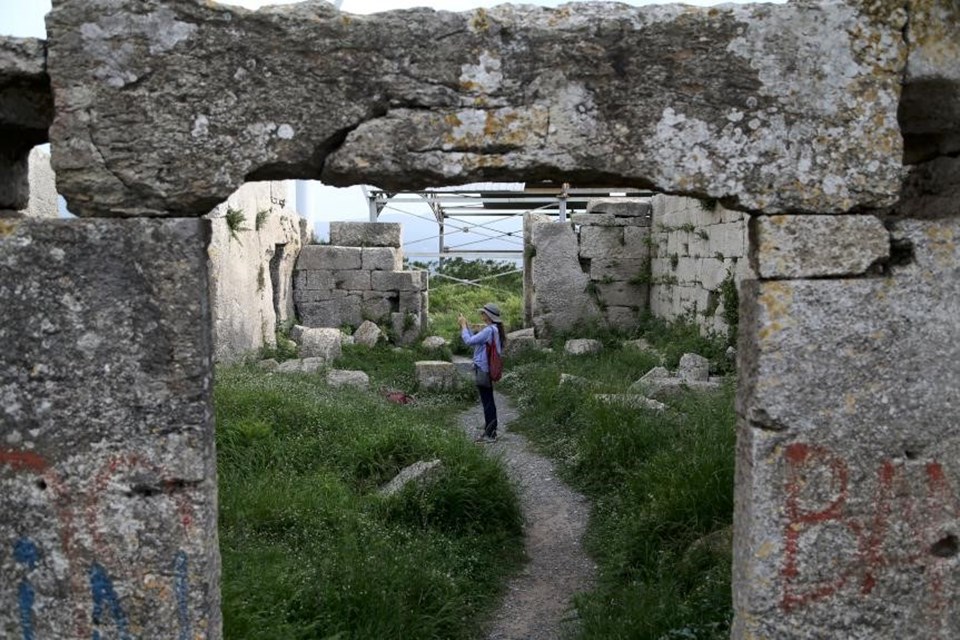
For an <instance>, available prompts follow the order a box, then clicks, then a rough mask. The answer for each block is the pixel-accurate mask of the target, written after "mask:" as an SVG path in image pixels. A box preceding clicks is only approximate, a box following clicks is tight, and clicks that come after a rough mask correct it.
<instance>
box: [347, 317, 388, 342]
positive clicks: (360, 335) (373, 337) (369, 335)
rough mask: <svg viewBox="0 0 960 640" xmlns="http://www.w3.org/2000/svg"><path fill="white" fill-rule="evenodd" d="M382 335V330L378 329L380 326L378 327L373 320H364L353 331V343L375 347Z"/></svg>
mask: <svg viewBox="0 0 960 640" xmlns="http://www.w3.org/2000/svg"><path fill="white" fill-rule="evenodd" d="M382 337H383V331H381V330H380V327H378V326H377V324H376V323H375V322H371V321H370V320H364V321H363V323H362V324H361V325H360V326H359V327H357V330H356V331H354V332H353V340H354V343H356V344H358V345H361V346H364V347H369V348H373V347H375V346H376V345H377V342H378V341H379V340H380V338H382Z"/></svg>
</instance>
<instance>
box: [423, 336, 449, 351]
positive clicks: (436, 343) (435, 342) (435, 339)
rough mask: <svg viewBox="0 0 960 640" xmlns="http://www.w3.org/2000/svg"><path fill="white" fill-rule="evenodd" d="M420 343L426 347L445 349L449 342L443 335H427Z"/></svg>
mask: <svg viewBox="0 0 960 640" xmlns="http://www.w3.org/2000/svg"><path fill="white" fill-rule="evenodd" d="M420 344H421V346H422V347H423V348H424V349H443V348H444V347H445V346H447V345H448V344H449V343H448V342H447V339H446V338H444V337H442V336H427V337H426V338H424V339H423V342H422V343H420Z"/></svg>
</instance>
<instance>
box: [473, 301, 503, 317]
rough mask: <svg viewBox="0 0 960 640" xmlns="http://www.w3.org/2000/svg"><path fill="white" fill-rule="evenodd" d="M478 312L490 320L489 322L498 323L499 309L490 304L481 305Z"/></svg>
mask: <svg viewBox="0 0 960 640" xmlns="http://www.w3.org/2000/svg"><path fill="white" fill-rule="evenodd" d="M478 311H480V313H483V314H486V316H487V317H488V318H490V321H491V322H500V307H498V306H497V305H495V304H493V303H492V302H488V303H487V304H485V305H483V306H482V307H480V309H478Z"/></svg>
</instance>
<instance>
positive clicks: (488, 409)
mask: <svg viewBox="0 0 960 640" xmlns="http://www.w3.org/2000/svg"><path fill="white" fill-rule="evenodd" d="M477 392H478V393H479V394H480V404H482V405H483V421H484V426H483V433H484V435H487V436H491V437H492V436H495V435H497V405H496V404H495V403H494V401H493V385H491V386H489V387H487V386H483V385H479V384H478V385H477Z"/></svg>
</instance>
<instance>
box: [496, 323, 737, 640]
mask: <svg viewBox="0 0 960 640" xmlns="http://www.w3.org/2000/svg"><path fill="white" fill-rule="evenodd" d="M692 331H695V329H693V330H692ZM645 337H646V338H647V340H648V341H649V342H651V343H652V344H653V345H654V346H656V347H658V348H659V349H661V350H665V351H667V352H668V355H667V360H668V365H669V366H675V364H676V362H675V360H676V359H679V354H680V353H682V352H683V351H685V350H692V351H697V352H698V353H702V354H703V355H706V356H713V357H716V355H717V352H716V350H715V349H719V347H720V345H719V344H717V345H715V346H714V347H710V348H707V349H704V347H705V346H707V345H705V344H704V343H703V342H701V341H700V340H697V339H694V338H693V334H692V332H691V330H690V329H688V328H686V327H685V326H684V325H677V326H674V327H670V326H668V325H666V324H660V325H657V323H653V322H652V321H651V323H648V326H647V332H646V334H645ZM607 342H608V344H609V342H610V341H607ZM673 345H677V346H676V348H674V347H673ZM681 345H682V346H681ZM721 361H723V358H722V357H721ZM657 363H658V362H657V357H656V356H655V355H653V354H651V353H650V352H645V351H638V350H611V349H610V348H609V347H608V348H607V349H605V351H604V352H602V353H600V354H598V355H596V356H586V357H584V356H581V357H578V358H577V359H576V360H571V359H570V358H568V357H565V356H563V355H562V353H560V352H559V351H557V350H555V351H554V354H552V355H544V354H538V355H527V356H522V359H521V360H520V361H518V362H515V363H513V367H512V370H513V373H512V374H511V375H510V376H509V377H508V378H507V383H506V384H507V386H508V388H509V390H510V393H511V394H512V395H513V396H514V398H515V400H516V401H517V403H518V405H519V408H520V411H521V415H520V419H519V420H518V421H517V422H515V423H514V424H513V425H512V428H513V429H514V430H516V431H520V432H522V433H524V434H526V435H528V436H529V437H530V438H531V439H532V440H533V441H534V442H535V443H537V445H538V446H539V447H541V448H542V450H543V451H544V452H545V453H546V454H547V455H549V456H551V457H552V458H554V459H555V460H556V461H557V462H558V463H559V466H560V469H561V473H562V474H563V476H564V477H565V479H566V480H567V481H569V482H570V483H571V484H572V485H573V486H575V487H577V488H578V489H579V490H581V491H583V492H584V493H585V494H586V495H587V496H588V497H590V498H591V501H592V502H593V504H594V510H593V515H592V518H591V524H590V528H589V532H588V540H587V544H588V550H589V552H590V553H591V554H592V555H593V557H594V558H595V559H596V560H597V562H598V566H599V581H598V586H597V587H596V589H595V590H594V591H592V592H590V593H587V594H584V595H583V596H582V597H580V598H579V600H578V602H577V608H578V611H579V615H580V618H581V619H582V622H583V626H582V630H581V637H583V638H590V639H594V638H595V639H598V640H599V639H603V640H606V639H607V638H650V639H666V638H698V639H713V638H717V639H719V638H726V637H728V636H729V624H730V620H731V616H732V613H731V593H730V561H731V540H730V538H731V530H732V513H733V449H734V447H733V445H734V411H733V384H732V382H731V383H730V384H728V385H726V386H725V387H724V389H723V391H722V392H719V393H716V394H711V395H698V394H696V395H695V394H689V395H684V396H679V397H677V398H673V399H670V400H668V401H667V402H668V403H669V404H670V405H671V408H670V410H668V411H667V412H664V413H663V414H657V413H654V412H649V411H645V410H637V409H631V408H626V407H621V406H616V405H608V404H603V403H598V402H597V401H596V400H595V399H594V394H595V393H598V392H605V393H622V392H624V391H625V389H626V387H627V386H628V385H629V384H630V383H631V382H632V381H633V380H636V379H637V378H639V377H640V376H641V375H642V374H643V373H645V372H646V371H647V370H649V369H650V368H652V367H653V366H655V365H656V364H657ZM562 372H566V373H575V374H577V375H579V376H582V377H585V378H588V379H590V380H592V381H594V385H593V386H591V387H589V388H580V389H573V388H570V387H569V386H565V387H563V388H560V387H559V386H558V380H559V376H560V373H562Z"/></svg>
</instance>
